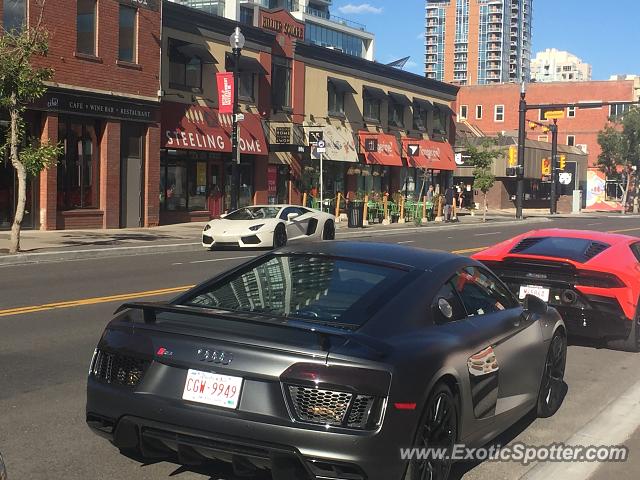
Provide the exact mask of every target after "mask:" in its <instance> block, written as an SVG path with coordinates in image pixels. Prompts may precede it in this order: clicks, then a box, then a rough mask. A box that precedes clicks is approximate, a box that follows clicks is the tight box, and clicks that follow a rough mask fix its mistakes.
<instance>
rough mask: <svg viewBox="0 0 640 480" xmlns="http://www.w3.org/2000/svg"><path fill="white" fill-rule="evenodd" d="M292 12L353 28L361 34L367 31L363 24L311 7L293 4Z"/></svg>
mask: <svg viewBox="0 0 640 480" xmlns="http://www.w3.org/2000/svg"><path fill="white" fill-rule="evenodd" d="M293 11H297V12H302V13H306V14H307V15H311V16H312V17H317V18H322V19H323V20H327V21H329V22H333V23H337V24H339V25H344V26H346V27H350V28H354V29H356V30H361V31H363V32H364V31H366V30H367V26H366V25H365V24H364V23H360V22H355V21H353V20H349V19H348V18H342V17H339V16H337V15H333V14H331V13H329V11H324V10H318V9H317V8H313V7H306V6H305V7H301V6H300V4H298V5H295V4H294V6H293Z"/></svg>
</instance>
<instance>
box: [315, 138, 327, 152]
mask: <svg viewBox="0 0 640 480" xmlns="http://www.w3.org/2000/svg"><path fill="white" fill-rule="evenodd" d="M316 150H317V151H318V153H325V152H326V151H327V145H326V144H325V143H324V140H318V143H317V145H316Z"/></svg>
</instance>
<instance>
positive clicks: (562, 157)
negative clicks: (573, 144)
mask: <svg viewBox="0 0 640 480" xmlns="http://www.w3.org/2000/svg"><path fill="white" fill-rule="evenodd" d="M566 164H567V156H566V155H560V170H563V171H564V167H565V166H566Z"/></svg>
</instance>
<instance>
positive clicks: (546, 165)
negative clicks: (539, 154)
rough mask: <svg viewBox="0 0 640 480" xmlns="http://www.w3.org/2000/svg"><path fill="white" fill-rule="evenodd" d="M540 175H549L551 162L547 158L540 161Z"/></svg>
mask: <svg viewBox="0 0 640 480" xmlns="http://www.w3.org/2000/svg"><path fill="white" fill-rule="evenodd" d="M542 175H543V176H547V175H551V161H550V160H549V159H548V158H543V159H542Z"/></svg>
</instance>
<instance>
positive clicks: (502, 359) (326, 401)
mask: <svg viewBox="0 0 640 480" xmlns="http://www.w3.org/2000/svg"><path fill="white" fill-rule="evenodd" d="M565 360H566V337H565V326H564V323H563V321H562V319H561V318H560V316H559V314H558V313H557V312H556V311H555V310H554V309H553V308H547V305H546V304H545V303H544V302H542V301H541V300H540V299H538V298H537V297H533V296H528V297H527V298H526V299H525V306H524V308H523V307H522V306H521V305H520V303H519V302H518V300H517V298H516V297H515V296H514V295H512V294H511V293H510V292H509V290H508V289H507V288H506V287H505V286H504V284H503V283H502V282H501V281H500V280H499V279H498V278H497V277H495V276H494V275H493V274H492V273H491V272H490V271H489V270H487V269H486V267H484V266H483V265H482V264H480V263H479V262H477V261H475V260H472V259H470V258H467V257H461V256H456V255H452V254H449V253H445V252H439V251H429V250H422V249H413V248H409V247H403V246H399V245H390V244H375V243H365V242H317V243H315V244H312V245H307V246H302V245H300V246H297V247H287V248H284V249H280V250H277V251H274V252H269V253H267V254H265V255H262V256H260V257H258V258H255V259H253V260H251V261H249V262H247V263H245V264H243V265H241V266H239V267H236V268H234V269H232V270H230V271H228V272H226V273H223V274H221V275H219V276H217V277H215V278H213V279H211V280H209V281H206V282H204V283H202V284H200V285H198V286H196V287H194V288H193V289H191V290H189V291H188V292H186V293H185V294H183V295H181V296H179V297H178V298H176V299H175V300H173V301H171V302H169V303H165V304H162V303H128V304H124V305H122V306H121V307H120V308H119V310H118V311H117V314H116V316H115V318H114V319H113V320H111V322H110V323H109V324H108V325H107V327H106V329H105V331H104V333H103V335H102V337H101V339H100V341H99V342H98V345H97V348H96V350H95V354H94V356H93V359H92V360H91V365H90V373H89V377H88V382H87V406H86V420H87V423H88V425H89V426H90V427H91V428H92V429H93V430H94V431H95V432H96V433H98V434H100V435H103V436H105V437H106V438H108V439H109V440H110V441H111V442H112V443H113V444H114V445H115V446H116V447H118V448H120V449H121V450H123V451H124V452H125V453H128V454H129V453H130V454H131V456H132V457H133V456H134V455H135V457H136V458H139V457H143V458H149V459H162V458H166V459H172V460H173V461H175V462H178V463H181V464H185V465H190V464H198V465H202V464H207V462H210V461H213V460H218V461H225V462H229V463H230V464H231V465H232V468H233V470H234V471H235V473H236V474H237V475H246V474H249V473H252V472H261V471H262V470H264V471H271V474H272V476H273V478H274V479H276V480H281V479H287V480H292V479H296V480H303V479H346V478H349V479H354V480H356V479H368V480H401V479H404V480H417V479H423V478H434V479H445V478H447V477H448V475H449V470H450V466H451V462H449V461H446V460H438V461H427V460H412V461H408V460H407V461H403V460H401V457H400V451H399V450H400V448H401V447H411V446H416V447H424V446H428V447H431V446H433V447H441V448H451V447H452V446H453V444H454V443H456V442H460V443H464V444H466V445H468V446H470V447H473V446H476V447H477V446H481V445H484V444H485V443H486V442H487V441H488V440H489V439H491V438H492V437H494V436H496V435H497V434H499V433H500V432H502V431H504V430H505V429H507V428H509V427H510V426H512V425H513V424H514V423H515V422H516V421H518V420H519V419H520V418H521V417H523V416H525V415H526V414H528V413H529V412H531V411H532V410H533V411H535V412H537V414H538V415H540V416H545V417H546V416H550V415H553V414H554V413H555V412H556V410H557V409H558V408H559V407H560V405H561V403H562V400H563V396H564V392H565V391H566V385H565V384H564V381H563V377H564V369H565ZM201 468H202V467H201ZM211 468H214V467H211ZM214 476H215V475H214Z"/></svg>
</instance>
